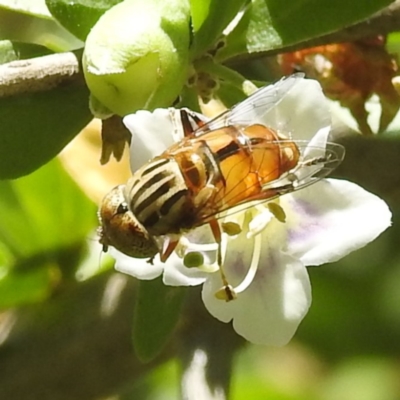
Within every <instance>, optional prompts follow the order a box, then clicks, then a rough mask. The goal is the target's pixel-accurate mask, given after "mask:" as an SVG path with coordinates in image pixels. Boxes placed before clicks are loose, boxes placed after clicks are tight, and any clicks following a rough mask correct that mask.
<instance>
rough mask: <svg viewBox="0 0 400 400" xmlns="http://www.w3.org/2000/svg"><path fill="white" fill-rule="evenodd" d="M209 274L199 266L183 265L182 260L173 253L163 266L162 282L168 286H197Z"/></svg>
mask: <svg viewBox="0 0 400 400" xmlns="http://www.w3.org/2000/svg"><path fill="white" fill-rule="evenodd" d="M170 259H173V260H171V261H170ZM209 275H210V274H209V273H208V272H204V271H201V270H200V269H199V268H187V267H185V266H184V265H183V260H182V259H181V258H179V257H178V256H177V255H176V254H175V253H173V254H171V256H170V258H169V259H168V261H167V265H166V266H165V269H164V275H163V282H164V284H165V285H170V286H197V285H201V284H202V283H203V282H204V281H205V280H206V278H207V277H208V276H209Z"/></svg>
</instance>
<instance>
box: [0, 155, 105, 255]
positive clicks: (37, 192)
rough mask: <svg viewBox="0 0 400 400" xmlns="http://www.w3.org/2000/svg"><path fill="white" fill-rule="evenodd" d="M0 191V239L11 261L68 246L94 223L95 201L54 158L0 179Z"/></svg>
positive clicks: (78, 239) (86, 233)
mask: <svg viewBox="0 0 400 400" xmlns="http://www.w3.org/2000/svg"><path fill="white" fill-rule="evenodd" d="M0 193H1V196H0V215H1V224H0V243H2V245H3V246H5V247H6V248H7V250H8V251H9V252H10V253H11V254H12V255H13V257H14V260H15V261H18V260H21V259H26V258H29V257H33V256H35V257H36V256H38V255H40V254H43V253H49V252H50V253H54V252H55V251H57V250H59V249H63V248H66V247H70V246H72V245H74V244H75V243H77V242H80V241H82V240H84V239H85V238H86V237H87V236H88V234H89V232H91V230H92V229H93V228H94V226H96V223H97V221H96V219H97V217H96V207H95V205H94V204H93V203H92V202H91V201H90V200H89V199H88V198H87V197H86V195H84V194H83V192H82V191H81V190H80V188H79V187H78V186H77V184H76V183H75V182H74V181H73V180H72V178H71V177H70V176H69V175H68V174H67V173H66V172H65V170H64V169H63V168H62V166H61V165H60V162H59V161H58V160H53V161H52V162H50V163H48V164H46V165H45V166H43V167H42V168H40V169H39V170H37V171H36V172H34V173H33V174H30V175H28V176H25V177H23V178H20V179H17V180H13V181H0Z"/></svg>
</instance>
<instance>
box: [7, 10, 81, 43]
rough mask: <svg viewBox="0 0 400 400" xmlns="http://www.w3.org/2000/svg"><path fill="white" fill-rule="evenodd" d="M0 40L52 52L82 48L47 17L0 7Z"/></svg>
mask: <svg viewBox="0 0 400 400" xmlns="http://www.w3.org/2000/svg"><path fill="white" fill-rule="evenodd" d="M0 38H1V39H8V40H11V41H14V42H24V43H34V44H38V45H41V46H45V47H47V48H49V49H50V50H53V51H69V50H74V49H78V48H81V47H83V43H82V42H81V41H80V40H78V39H77V38H76V37H75V36H73V35H72V34H71V33H69V32H68V31H67V30H65V29H64V28H63V27H62V26H61V25H60V24H58V23H57V22H56V21H54V20H53V19H50V18H49V17H43V16H42V15H37V14H36V15H33V14H27V13H25V12H16V11H12V10H9V9H6V8H1V7H0Z"/></svg>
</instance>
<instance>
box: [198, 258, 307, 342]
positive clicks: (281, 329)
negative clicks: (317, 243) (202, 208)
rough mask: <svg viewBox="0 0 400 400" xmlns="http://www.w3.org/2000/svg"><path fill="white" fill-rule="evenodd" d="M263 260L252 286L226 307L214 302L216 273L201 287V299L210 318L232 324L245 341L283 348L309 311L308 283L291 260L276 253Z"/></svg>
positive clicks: (217, 284) (302, 269) (300, 266)
mask: <svg viewBox="0 0 400 400" xmlns="http://www.w3.org/2000/svg"><path fill="white" fill-rule="evenodd" d="M263 258H264V260H263V262H264V264H263V265H261V266H260V267H261V268H260V269H259V271H258V272H257V275H256V277H255V279H254V281H253V283H252V284H251V285H250V287H249V288H248V289H247V290H246V291H244V292H243V293H240V294H239V295H238V298H237V299H236V300H233V301H231V302H229V303H226V302H224V301H222V300H217V299H216V298H215V296H214V294H215V292H216V291H217V290H218V289H219V288H220V287H221V280H220V277H219V275H218V273H215V274H213V275H212V277H211V278H210V279H208V280H207V281H206V282H205V284H204V285H203V292H202V298H203V301H204V304H205V306H206V307H207V309H208V311H209V312H210V313H211V314H212V315H213V316H214V317H216V318H218V319H219V320H221V321H223V322H229V321H231V320H233V328H234V329H235V331H236V332H237V333H238V334H239V335H241V336H243V337H244V338H245V339H247V340H248V341H250V342H252V343H256V344H264V345H272V346H283V345H285V344H286V343H287V342H288V341H289V340H290V339H291V338H292V337H293V335H294V333H295V332H296V329H297V327H298V325H299V324H300V322H301V320H302V319H303V318H304V316H305V315H306V313H307V311H308V309H309V306H310V304H311V287H310V282H309V279H308V274H307V271H306V268H305V267H304V266H303V264H302V263H301V262H299V261H297V260H295V259H294V258H292V257H290V256H288V255H285V254H283V253H281V252H279V251H272V252H269V253H266V252H264V257H263ZM227 268H229V266H227ZM227 272H228V271H227Z"/></svg>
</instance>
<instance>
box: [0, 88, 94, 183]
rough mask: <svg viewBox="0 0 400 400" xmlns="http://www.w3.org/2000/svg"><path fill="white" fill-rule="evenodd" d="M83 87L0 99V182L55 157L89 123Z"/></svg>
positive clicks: (87, 97)
mask: <svg viewBox="0 0 400 400" xmlns="http://www.w3.org/2000/svg"><path fill="white" fill-rule="evenodd" d="M88 99H89V92H88V90H87V88H86V87H85V86H83V85H82V86H79V87H78V86H74V85H70V86H66V87H58V88H56V89H54V90H51V91H47V92H40V93H33V94H27V95H26V96H15V97H8V98H1V99H0V120H1V132H0V179H12V178H17V177H20V176H23V175H26V174H29V173H31V172H32V171H34V170H36V169H37V168H39V167H40V166H41V165H43V164H45V163H46V162H48V161H49V160H50V159H52V158H53V157H54V156H56V155H57V154H58V153H59V152H60V151H61V150H62V149H63V147H65V145H66V144H67V143H68V142H70V141H71V140H72V139H73V137H74V136H75V135H76V134H78V133H79V132H80V130H81V129H82V128H84V127H85V125H86V124H88V123H89V121H90V120H91V119H92V115H91V113H90V111H89V107H88Z"/></svg>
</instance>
